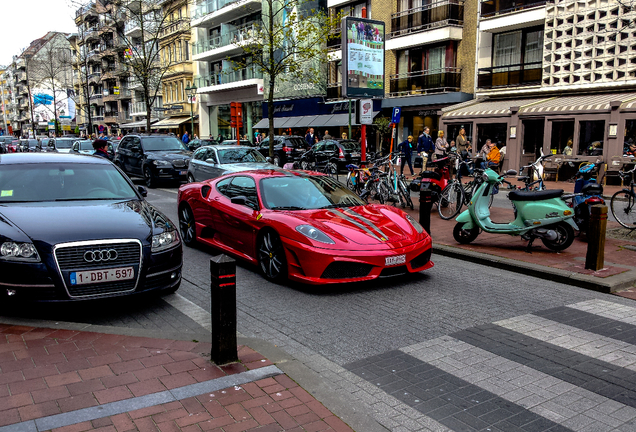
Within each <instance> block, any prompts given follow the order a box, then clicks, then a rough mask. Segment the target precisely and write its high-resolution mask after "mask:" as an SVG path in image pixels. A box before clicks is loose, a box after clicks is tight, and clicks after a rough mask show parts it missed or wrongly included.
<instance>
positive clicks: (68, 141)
mask: <svg viewBox="0 0 636 432" xmlns="http://www.w3.org/2000/svg"><path fill="white" fill-rule="evenodd" d="M75 141H77V138H67V137H60V138H48V139H47V138H44V139H43V140H42V141H41V142H42V151H44V152H49V153H69V152H70V151H71V147H72V146H73V143H74V142H75ZM44 143H46V145H44Z"/></svg>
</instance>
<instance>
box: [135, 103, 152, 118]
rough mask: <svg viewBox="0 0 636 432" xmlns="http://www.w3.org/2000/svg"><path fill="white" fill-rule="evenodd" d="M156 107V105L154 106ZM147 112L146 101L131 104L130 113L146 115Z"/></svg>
mask: <svg viewBox="0 0 636 432" xmlns="http://www.w3.org/2000/svg"><path fill="white" fill-rule="evenodd" d="M153 108H154V107H153ZM146 114H147V113H146V103H145V102H135V103H131V104H130V115H131V116H145V115H146Z"/></svg>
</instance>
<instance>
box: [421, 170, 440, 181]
mask: <svg viewBox="0 0 636 432" xmlns="http://www.w3.org/2000/svg"><path fill="white" fill-rule="evenodd" d="M420 178H429V179H433V180H441V179H442V176H441V175H439V174H438V173H436V172H435V171H422V173H421V174H420Z"/></svg>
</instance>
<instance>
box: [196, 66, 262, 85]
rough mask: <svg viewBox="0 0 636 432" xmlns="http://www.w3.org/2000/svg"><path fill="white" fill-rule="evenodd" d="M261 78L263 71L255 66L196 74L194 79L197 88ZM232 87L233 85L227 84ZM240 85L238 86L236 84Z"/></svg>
mask: <svg viewBox="0 0 636 432" xmlns="http://www.w3.org/2000/svg"><path fill="white" fill-rule="evenodd" d="M255 79H263V73H262V72H260V71H258V70H257V68H255V67H250V68H244V69H237V70H232V71H229V72H221V73H214V74H210V75H208V76H203V77H202V76H199V75H197V76H196V77H195V78H194V81H195V83H196V85H197V87H198V88H202V87H211V86H220V85H224V84H231V83H238V82H241V81H247V80H255ZM227 87H228V88H233V87H234V86H227ZM236 87H240V86H236Z"/></svg>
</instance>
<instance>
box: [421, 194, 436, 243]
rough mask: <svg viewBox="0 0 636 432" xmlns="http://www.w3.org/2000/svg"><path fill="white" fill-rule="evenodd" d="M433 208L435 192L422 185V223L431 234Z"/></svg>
mask: <svg viewBox="0 0 636 432" xmlns="http://www.w3.org/2000/svg"><path fill="white" fill-rule="evenodd" d="M432 209H433V192H432V191H431V190H430V189H428V188H426V189H422V188H421V187H420V225H422V227H424V230H425V231H426V232H427V233H428V234H429V235H430V234H431V210H432Z"/></svg>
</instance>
